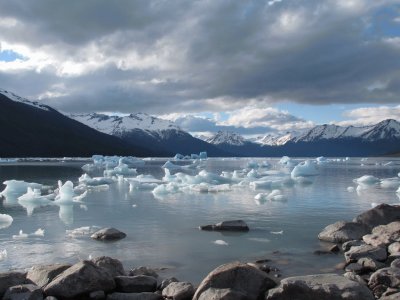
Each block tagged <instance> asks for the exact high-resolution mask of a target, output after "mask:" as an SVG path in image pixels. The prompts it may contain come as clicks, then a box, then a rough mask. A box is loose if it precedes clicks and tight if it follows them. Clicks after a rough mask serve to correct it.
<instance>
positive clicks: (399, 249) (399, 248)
mask: <svg viewBox="0 0 400 300" xmlns="http://www.w3.org/2000/svg"><path fill="white" fill-rule="evenodd" d="M388 251H389V253H390V254H393V253H400V242H394V243H392V244H390V245H389V247H388Z"/></svg>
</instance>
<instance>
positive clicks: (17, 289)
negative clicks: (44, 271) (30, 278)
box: [3, 284, 43, 300]
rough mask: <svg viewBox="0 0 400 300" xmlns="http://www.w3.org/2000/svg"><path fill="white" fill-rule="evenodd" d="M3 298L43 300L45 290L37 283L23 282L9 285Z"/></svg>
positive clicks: (4, 299)
mask: <svg viewBox="0 0 400 300" xmlns="http://www.w3.org/2000/svg"><path fill="white" fill-rule="evenodd" d="M3 300H43V292H42V290H41V288H40V287H38V286H37V285H35V284H21V285H16V286H12V287H9V288H8V289H7V291H6V293H5V294H4V297H3Z"/></svg>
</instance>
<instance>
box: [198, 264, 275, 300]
mask: <svg viewBox="0 0 400 300" xmlns="http://www.w3.org/2000/svg"><path fill="white" fill-rule="evenodd" d="M274 286H276V282H275V280H274V279H272V278H270V277H269V276H268V275H267V274H266V273H264V272H262V271H260V270H258V269H257V268H255V267H252V266H249V265H247V264H243V263H240V262H233V263H228V264H225V265H222V266H219V267H218V268H216V269H215V270H213V271H212V272H211V273H209V274H208V275H207V276H206V278H204V279H203V281H202V282H201V283H200V286H199V287H198V289H197V291H196V293H195V295H194V297H193V300H198V299H200V298H201V297H202V294H203V293H205V292H206V291H207V290H209V289H231V290H232V291H235V292H239V293H241V294H244V295H245V296H246V297H247V298H246V299H248V300H256V299H258V298H260V297H262V296H263V295H264V293H265V291H267V290H268V289H270V288H273V287H274ZM201 299H205V298H204V296H203V298H201Z"/></svg>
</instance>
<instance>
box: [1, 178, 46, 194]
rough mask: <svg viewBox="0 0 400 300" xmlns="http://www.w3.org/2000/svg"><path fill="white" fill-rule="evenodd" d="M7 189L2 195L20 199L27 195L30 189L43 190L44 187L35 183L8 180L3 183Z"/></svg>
mask: <svg viewBox="0 0 400 300" xmlns="http://www.w3.org/2000/svg"><path fill="white" fill-rule="evenodd" d="M3 184H5V185H6V188H5V189H4V190H3V191H2V192H1V193H0V195H2V196H4V197H5V198H8V197H12V198H18V197H19V196H21V195H23V194H24V193H26V191H27V189H28V188H32V189H41V188H42V185H41V184H39V183H34V182H25V181H22V180H6V181H4V182H3Z"/></svg>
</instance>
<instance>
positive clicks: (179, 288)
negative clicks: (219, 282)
mask: <svg viewBox="0 0 400 300" xmlns="http://www.w3.org/2000/svg"><path fill="white" fill-rule="evenodd" d="M194 292H195V290H194V287H193V285H192V284H191V283H189V282H171V283H170V284H169V285H168V286H167V287H166V288H165V289H163V291H162V295H163V297H165V298H168V299H173V300H191V299H192V297H193V295H194Z"/></svg>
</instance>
